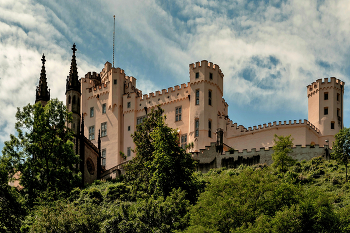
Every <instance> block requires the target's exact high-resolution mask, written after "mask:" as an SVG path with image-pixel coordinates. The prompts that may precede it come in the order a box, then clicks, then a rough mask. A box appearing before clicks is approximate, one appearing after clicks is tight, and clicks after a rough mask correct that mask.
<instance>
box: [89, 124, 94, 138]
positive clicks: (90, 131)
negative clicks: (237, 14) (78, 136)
mask: <svg viewBox="0 0 350 233" xmlns="http://www.w3.org/2000/svg"><path fill="white" fill-rule="evenodd" d="M94 139H95V126H94V125H93V126H90V127H89V140H90V141H91V140H94Z"/></svg>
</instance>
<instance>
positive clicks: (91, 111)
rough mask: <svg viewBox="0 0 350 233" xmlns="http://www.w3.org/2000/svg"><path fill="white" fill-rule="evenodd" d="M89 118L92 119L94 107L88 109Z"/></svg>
mask: <svg viewBox="0 0 350 233" xmlns="http://www.w3.org/2000/svg"><path fill="white" fill-rule="evenodd" d="M90 117H94V107H91V108H90Z"/></svg>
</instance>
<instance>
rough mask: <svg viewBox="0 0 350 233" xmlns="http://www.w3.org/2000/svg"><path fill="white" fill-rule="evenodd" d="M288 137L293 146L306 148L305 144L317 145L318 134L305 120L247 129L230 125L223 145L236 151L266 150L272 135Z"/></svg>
mask: <svg viewBox="0 0 350 233" xmlns="http://www.w3.org/2000/svg"><path fill="white" fill-rule="evenodd" d="M275 134H277V135H278V136H288V135H291V136H292V138H293V139H294V140H293V144H294V145H302V146H306V145H307V144H311V143H313V144H317V143H318V137H319V133H318V131H317V129H316V128H315V127H314V126H313V125H311V124H310V122H308V121H307V120H304V121H301V120H299V121H298V122H297V121H293V122H292V121H289V122H286V121H285V122H283V124H282V122H279V123H277V122H273V124H271V123H269V124H267V125H266V124H264V125H263V126H261V125H259V126H258V127H256V126H254V127H253V128H251V127H249V128H248V129H246V128H244V127H243V126H241V125H240V126H237V124H233V125H231V127H229V128H228V129H227V132H226V138H225V139H226V140H225V139H224V143H225V144H227V145H230V146H231V147H233V148H234V149H236V150H239V151H242V150H243V149H248V150H250V149H252V148H257V149H259V148H268V147H271V146H273V144H274V143H273V139H274V135H275Z"/></svg>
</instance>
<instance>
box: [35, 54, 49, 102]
mask: <svg viewBox="0 0 350 233" xmlns="http://www.w3.org/2000/svg"><path fill="white" fill-rule="evenodd" d="M41 61H42V63H43V65H42V67H41V73H40V79H39V85H38V86H37V87H36V98H35V103H37V102H38V101H41V102H43V105H45V104H46V102H47V101H49V100H50V89H48V86H47V80H46V70H45V62H46V60H45V55H44V54H43V56H42V58H41Z"/></svg>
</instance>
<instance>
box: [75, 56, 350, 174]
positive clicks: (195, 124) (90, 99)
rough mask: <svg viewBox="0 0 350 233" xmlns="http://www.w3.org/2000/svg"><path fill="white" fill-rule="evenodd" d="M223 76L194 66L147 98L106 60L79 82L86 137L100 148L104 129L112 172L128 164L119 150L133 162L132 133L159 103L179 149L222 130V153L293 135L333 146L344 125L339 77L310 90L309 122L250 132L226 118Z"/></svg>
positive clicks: (105, 156) (297, 140) (201, 144)
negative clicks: (182, 81) (174, 83)
mask: <svg viewBox="0 0 350 233" xmlns="http://www.w3.org/2000/svg"><path fill="white" fill-rule="evenodd" d="M223 78H224V74H223V73H222V71H221V70H220V68H219V66H218V65H216V64H213V63H211V62H207V61H201V62H196V63H195V64H190V66H189V82H188V83H187V84H181V85H179V86H175V87H170V88H167V89H163V90H159V91H156V92H155V93H150V94H146V95H143V94H142V92H141V91H140V90H139V89H137V87H136V79H135V78H134V77H129V76H126V74H125V73H124V70H122V69H120V68H113V67H112V65H111V64H110V63H108V62H107V63H106V64H105V66H104V68H103V69H102V71H101V72H100V73H95V72H94V73H87V74H86V75H85V78H82V79H81V93H82V97H81V110H82V114H83V116H84V119H85V129H84V132H85V136H86V137H88V138H89V139H90V140H91V142H92V143H94V144H95V145H97V140H96V139H97V137H96V135H97V133H98V130H101V132H102V133H101V148H102V163H103V165H104V166H105V168H106V169H107V170H108V169H110V168H112V167H114V166H116V165H118V164H120V163H122V162H124V160H123V158H122V157H121V156H120V152H123V153H124V154H125V155H126V160H130V159H132V157H133V156H134V153H133V152H132V151H133V149H135V145H134V143H133V141H132V138H131V136H130V135H131V134H133V133H134V131H135V130H136V125H137V124H139V123H141V122H142V119H143V118H145V117H146V115H147V113H148V112H149V111H151V109H152V108H154V107H156V106H157V105H160V106H161V108H163V109H164V111H165V115H166V123H167V124H168V126H170V127H172V128H174V129H177V131H178V133H179V137H180V143H181V145H182V146H184V145H186V144H189V143H191V142H193V145H194V148H192V149H190V151H191V152H198V151H200V150H201V149H205V148H206V146H207V147H208V146H210V145H211V143H212V142H216V140H217V138H216V131H217V129H222V131H223V143H224V150H228V149H229V148H234V149H235V150H239V151H243V150H244V149H248V150H251V149H252V148H256V149H260V148H262V147H263V148H266V149H267V148H269V147H271V146H272V145H273V138H274V134H277V135H285V136H287V135H292V138H294V141H293V142H294V145H301V146H306V145H307V144H309V145H315V144H319V145H320V146H323V145H325V144H329V145H332V142H333V141H334V135H335V134H336V133H337V132H339V130H340V129H341V128H342V127H343V121H342V119H343V93H344V82H342V81H340V80H339V79H336V78H334V77H332V78H330V79H327V78H325V79H324V80H322V79H318V80H316V81H315V82H313V83H312V84H310V85H308V86H307V97H308V118H309V119H308V120H289V121H284V122H278V123H277V122H273V123H267V124H263V125H258V126H254V127H253V128H251V127H249V128H248V129H247V128H245V127H244V126H242V125H237V124H236V123H233V122H232V121H231V120H230V118H229V117H228V114H227V112H228V104H227V103H226V101H225V100H224V98H223ZM301 88H302V87H301ZM327 141H328V142H327Z"/></svg>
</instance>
